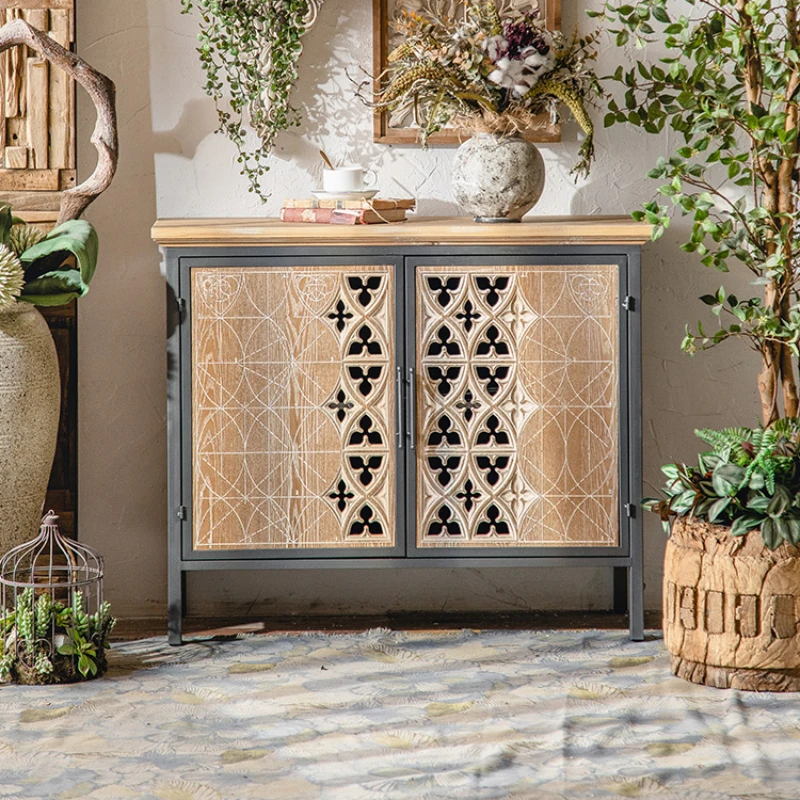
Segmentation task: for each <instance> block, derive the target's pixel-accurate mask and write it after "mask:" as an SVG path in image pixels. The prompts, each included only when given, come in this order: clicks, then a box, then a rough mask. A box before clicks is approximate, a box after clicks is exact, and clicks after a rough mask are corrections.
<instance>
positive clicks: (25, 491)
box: [0, 302, 61, 555]
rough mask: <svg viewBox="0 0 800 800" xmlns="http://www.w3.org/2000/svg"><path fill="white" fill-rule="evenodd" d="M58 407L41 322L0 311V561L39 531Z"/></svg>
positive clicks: (20, 306)
mask: <svg viewBox="0 0 800 800" xmlns="http://www.w3.org/2000/svg"><path fill="white" fill-rule="evenodd" d="M60 405H61V385H60V381H59V369H58V358H57V355H56V348H55V344H54V343H53V337H52V336H51V334H50V330H49V328H48V327H47V323H46V322H45V320H44V318H43V317H42V315H41V314H40V313H39V312H38V311H37V310H36V308H34V307H33V306H32V305H30V304H29V303H23V302H17V303H12V304H10V305H5V306H0V555H2V554H3V553H5V552H7V551H8V550H10V549H11V548H12V547H14V546H16V545H19V544H22V543H23V542H26V541H28V540H29V539H32V538H33V537H34V536H35V535H36V532H37V530H38V529H39V521H40V519H41V516H42V505H43V504H44V500H45V494H46V492H47V483H48V480H49V477H50V470H51V468H52V465H53V457H54V455H55V450H56V440H57V437H58V418H59V411H60Z"/></svg>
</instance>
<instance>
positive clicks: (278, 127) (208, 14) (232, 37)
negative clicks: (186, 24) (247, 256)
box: [181, 0, 322, 202]
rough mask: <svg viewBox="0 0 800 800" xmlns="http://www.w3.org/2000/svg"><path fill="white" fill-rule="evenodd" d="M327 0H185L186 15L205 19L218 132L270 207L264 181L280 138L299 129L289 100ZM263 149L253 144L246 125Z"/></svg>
mask: <svg viewBox="0 0 800 800" xmlns="http://www.w3.org/2000/svg"><path fill="white" fill-rule="evenodd" d="M321 2H322V0H181V4H182V6H183V13H184V14H188V13H189V12H190V11H191V10H192V9H193V8H196V9H197V11H198V12H199V14H200V19H201V22H200V33H199V34H198V37H197V38H198V39H199V41H200V47H199V48H198V50H197V52H198V53H199V54H200V63H201V64H202V66H203V70H204V72H205V75H206V84H205V87H204V89H205V91H206V94H208V95H209V96H210V97H212V98H213V99H214V102H215V104H216V107H217V114H218V115H219V128H218V131H219V132H220V133H224V134H225V135H226V136H227V137H228V138H229V139H230V140H231V141H232V142H233V143H234V145H236V149H237V150H238V153H239V156H238V161H239V164H241V168H242V175H244V176H246V177H247V179H248V180H249V181H250V191H251V192H254V193H255V194H256V195H258V197H259V198H260V199H261V201H262V202H266V200H267V197H268V196H269V193H268V192H265V191H264V190H263V189H262V187H261V178H262V177H263V175H264V174H265V173H266V172H267V171H268V170H269V163H268V161H269V156H270V154H271V153H272V149H273V147H274V145H275V138H276V137H277V135H278V134H279V133H280V132H281V131H284V130H287V129H288V128H291V127H296V126H298V125H299V124H300V119H301V117H300V112H299V110H298V109H296V108H294V107H293V106H292V105H291V104H290V102H289V96H290V94H291V92H292V89H293V87H294V84H295V82H296V81H297V62H298V59H299V58H300V54H301V53H302V51H303V45H302V43H301V41H300V39H301V37H302V36H303V34H304V33H306V31H308V30H309V28H311V26H312V25H313V24H314V22H315V21H316V18H317V13H318V11H319V6H320V4H321ZM247 122H249V125H250V126H251V127H252V128H253V129H254V130H255V131H256V133H257V134H258V137H259V139H260V145H259V147H257V148H255V149H249V148H248V146H247V130H246V127H245V125H246V123H247Z"/></svg>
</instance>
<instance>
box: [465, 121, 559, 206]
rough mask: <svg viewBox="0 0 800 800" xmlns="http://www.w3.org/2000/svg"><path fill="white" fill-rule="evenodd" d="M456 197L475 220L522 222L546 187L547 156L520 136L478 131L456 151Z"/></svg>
mask: <svg viewBox="0 0 800 800" xmlns="http://www.w3.org/2000/svg"><path fill="white" fill-rule="evenodd" d="M452 184H453V191H454V192H455V196H456V200H458V203H459V205H461V207H462V208H463V209H464V211H466V212H467V213H468V214H471V215H472V216H474V217H475V221H476V222H519V221H520V220H521V219H522V215H523V214H524V213H525V212H526V211H530V209H532V208H533V207H534V205H536V202H537V201H538V200H539V198H540V197H541V196H542V191H543V190H544V159H543V158H542V155H541V153H540V152H539V151H538V150H537V149H536V146H535V145H533V144H531V143H530V142H528V141H526V140H525V139H523V138H522V137H521V136H497V135H495V134H491V133H476V134H475V135H473V136H472V138H470V139H467V141H466V142H464V144H462V145H461V146H460V147H459V148H458V150H457V151H456V155H455V158H454V159H453V169H452Z"/></svg>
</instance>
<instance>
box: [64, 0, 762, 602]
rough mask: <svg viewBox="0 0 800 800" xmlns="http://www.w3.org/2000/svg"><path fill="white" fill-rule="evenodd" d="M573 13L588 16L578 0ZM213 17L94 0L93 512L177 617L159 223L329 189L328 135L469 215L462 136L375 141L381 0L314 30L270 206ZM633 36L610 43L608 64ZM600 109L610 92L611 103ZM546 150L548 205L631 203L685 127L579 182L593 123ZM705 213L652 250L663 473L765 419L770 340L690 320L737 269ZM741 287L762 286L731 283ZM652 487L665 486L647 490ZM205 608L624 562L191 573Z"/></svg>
mask: <svg viewBox="0 0 800 800" xmlns="http://www.w3.org/2000/svg"><path fill="white" fill-rule="evenodd" d="M563 5H564V13H563V16H564V28H565V30H569V29H571V28H572V27H573V26H574V25H575V24H580V25H581V27H582V28H583V29H584V30H586V29H587V28H588V25H587V23H588V20H585V19H584V18H583V13H582V11H583V9H582V8H581V9H578V10H576V9H575V7H574V6H573V5H572V4H569V3H564V4H563ZM195 24H196V23H195V20H194V19H192V18H188V17H184V16H181V15H180V13H179V2H178V0H78V47H79V52H80V53H81V54H82V55H83V56H84V58H86V59H87V60H89V61H90V62H91V63H93V64H94V65H95V66H96V67H97V68H99V69H101V70H102V71H104V72H106V73H107V74H108V75H110V76H111V77H112V78H113V80H114V81H115V82H116V84H117V89H118V108H119V121H120V135H121V159H120V169H119V173H118V175H117V177H116V179H115V182H114V184H113V187H112V188H111V189H110V190H109V191H108V192H107V193H106V194H105V195H104V196H103V197H102V198H101V199H100V200H99V201H98V202H97V203H96V204H95V205H94V206H93V207H92V208H91V209H90V211H89V213H88V214H87V217H88V218H89V219H90V220H91V221H92V222H93V223H94V224H95V225H96V226H97V228H98V230H99V232H100V237H101V256H100V259H101V260H100V267H99V269H98V272H97V277H96V279H95V282H94V284H93V286H92V291H91V293H90V294H89V296H88V297H87V298H86V299H85V300H84V301H82V303H81V308H80V432H79V434H80V439H79V442H80V470H81V471H80V530H81V537H82V539H83V540H84V541H87V542H89V543H90V544H93V545H95V546H97V547H98V548H100V550H101V551H102V552H103V553H104V554H105V557H106V561H107V583H106V586H107V592H108V595H109V597H110V599H111V601H112V603H113V604H114V606H115V609H116V611H117V613H118V614H120V615H122V616H148V615H157V614H158V615H160V614H162V613H163V612H164V609H165V605H166V569H165V563H166V552H167V549H166V532H165V525H166V523H165V520H166V515H167V508H166V492H165V479H166V458H165V420H164V408H165V401H166V397H165V380H164V378H165V372H166V363H165V357H164V286H163V281H162V278H161V276H160V273H159V253H158V250H157V248H156V247H155V246H154V245H153V244H152V243H151V242H150V238H149V228H150V225H151V224H152V222H153V221H154V220H155V219H156V218H157V217H159V216H160V217H181V216H245V215H274V214H275V213H276V210H277V209H278V207H279V205H280V202H281V200H282V199H283V198H284V197H286V196H288V195H298V194H303V193H305V192H307V191H308V190H310V189H312V188H314V187H316V186H317V185H318V182H319V177H320V162H319V159H318V157H317V151H318V149H319V148H320V147H323V148H324V149H325V150H326V151H327V152H328V153H329V154H330V155H331V156H332V157H333V158H341V159H343V160H352V161H360V162H363V163H368V164H369V165H370V166H372V167H374V168H377V169H378V171H379V172H380V176H381V177H380V185H381V188H382V190H383V191H384V192H385V193H386V194H406V195H414V196H416V197H417V198H419V201H420V211H421V213H423V214H443V213H444V214H446V213H457V209H456V207H455V205H454V203H453V199H452V196H451V192H450V187H449V177H448V176H449V165H450V162H451V159H452V156H453V150H452V149H437V150H429V151H427V152H425V151H421V150H419V149H413V148H399V147H393V148H388V147H385V146H379V145H375V144H373V143H372V141H371V138H372V137H371V119H370V114H369V111H368V110H366V109H365V108H363V107H362V106H361V105H359V103H358V102H357V101H356V100H354V98H353V91H352V85H351V81H350V78H349V77H348V73H349V75H350V76H353V77H358V75H359V74H360V69H361V67H362V66H366V67H369V64H370V60H371V48H372V42H371V0H326V2H325V4H324V7H323V9H322V13H321V15H320V20H319V23H318V25H317V27H316V28H315V29H314V30H313V31H312V32H311V33H310V34H309V35H308V36H307V37H306V39H305V53H304V55H303V59H302V62H301V79H300V85H299V88H298V90H297V93H296V97H295V102H296V103H297V105H299V106H300V107H301V108H302V109H303V112H304V115H305V124H304V126H303V128H302V129H299V130H298V131H296V132H292V133H291V134H286V135H284V136H281V137H280V139H279V142H278V148H277V153H276V158H275V159H274V166H273V170H272V172H271V186H272V189H273V199H272V202H271V203H270V204H269V205H268V206H267V207H266V208H265V207H263V206H261V205H259V204H258V203H257V202H255V201H254V200H253V198H252V195H249V194H248V193H247V191H246V185H245V183H244V181H243V179H242V178H240V176H239V175H238V172H237V169H236V166H235V159H234V151H233V149H232V147H231V145H230V144H229V143H228V142H227V141H226V140H225V139H223V138H222V137H220V136H215V135H214V134H213V130H214V127H215V114H214V110H213V106H212V105H211V103H210V101H209V100H208V99H207V98H206V97H205V95H204V94H203V92H202V88H201V87H202V81H203V78H202V74H201V71H200V69H199V67H198V65H197V62H196V57H195V52H194V47H195V33H196V28H195ZM631 57H632V54H631V53H629V52H625V51H620V50H617V49H616V48H615V47H614V46H613V45H611V44H610V43H605V44H604V49H603V52H602V54H601V59H600V68H599V71H600V73H601V74H607V73H608V72H611V71H613V68H614V67H615V66H616V64H617V63H619V62H622V63H626V62H629V61H630V59H631ZM79 111H80V114H79V118H80V130H79V157H80V164H81V166H82V171H83V172H84V173H86V172H87V171H88V170H89V169H91V166H92V164H93V152H94V151H93V148H92V147H91V145H90V144H89V136H90V134H91V129H92V126H93V124H94V118H93V110H92V108H91V105H90V104H89V103H88V101H86V100H85V99H84V98H81V102H80V105H79ZM595 118H596V119H597V120H598V122H599V121H600V120H601V119H602V110H601V111H599V112H597V113H596V114H595ZM563 138H564V140H563V142H562V143H561V144H557V145H551V146H547V147H544V148H543V154H544V157H545V160H546V162H547V167H548V182H547V187H546V189H545V193H544V196H543V198H542V200H541V201H540V203H539V205H538V206H537V208H536V213H537V214H593V213H599V214H619V213H626V212H628V211H630V210H632V209H633V208H635V207H637V205H638V204H639V203H640V202H641V201H642V200H645V199H648V198H649V197H650V196H651V194H652V191H653V186H652V182H650V181H648V180H647V178H646V177H645V174H646V171H647V170H648V169H649V168H650V166H651V165H652V164H653V163H654V162H655V160H656V158H657V157H658V156H659V155H662V154H665V153H666V152H667V151H668V148H669V147H670V137H669V135H668V134H665V135H663V136H661V137H653V136H645V135H642V134H639V133H637V132H636V131H632V130H626V129H625V128H614V129H612V131H611V132H608V131H603V130H601V131H600V132H599V134H598V140H597V151H598V160H597V164H596V167H595V169H594V171H593V174H592V176H591V178H590V179H589V180H588V181H586V182H584V183H581V184H579V185H578V186H575V185H573V183H572V181H571V179H570V177H569V174H568V173H569V168H570V166H571V164H572V161H573V159H574V157H575V154H576V152H577V149H578V142H577V130H576V128H575V126H574V125H571V124H567V125H565V127H564V137H563ZM684 231H685V225H682V224H676V226H675V228H674V229H673V230H671V231H670V232H668V234H667V235H666V236H665V237H664V238H663V239H662V240H661V241H660V242H658V243H656V244H654V245H648V246H647V247H646V249H645V252H644V297H643V303H642V307H643V314H644V359H643V369H644V431H645V478H646V480H648V481H650V482H657V481H658V465H660V464H661V463H663V462H664V461H665V460H669V459H673V458H692V457H693V456H694V453H695V452H696V449H697V448H696V445H695V440H694V437H693V435H692V430H693V429H694V428H696V427H699V426H704V425H723V424H735V423H741V424H750V423H752V422H753V421H754V417H755V413H756V409H757V406H756V400H755V392H754V390H753V387H752V384H753V380H752V378H751V375H752V372H753V366H754V365H753V364H752V360H751V357H749V356H748V354H747V353H746V352H744V351H742V350H739V349H737V348H735V347H730V348H727V349H725V350H720V351H717V352H715V353H712V354H707V355H702V356H699V357H697V358H695V359H693V360H692V359H689V358H688V357H686V356H684V355H682V354H681V353H680V351H679V347H678V345H679V341H680V338H681V333H682V329H683V326H684V324H685V322H686V321H687V320H696V319H697V318H698V315H702V314H703V313H704V311H703V307H702V306H701V305H700V304H699V303H698V302H697V300H696V297H697V296H698V295H699V294H702V293H704V292H707V291H710V290H714V289H715V288H716V286H717V285H718V278H717V277H716V276H715V275H714V274H711V273H708V272H706V271H705V270H704V269H703V268H702V267H701V266H700V265H699V264H697V263H696V262H695V261H694V260H693V259H692V258H690V257H688V256H686V255H684V254H683V253H682V252H681V251H680V250H679V248H678V245H679V243H680V241H681V235H682V233H683V232H684ZM729 284H730V288H736V289H737V290H738V293H741V292H742V291H744V290H746V289H745V287H744V286H736V285H735V283H734V282H731V281H729ZM647 491H648V492H649V491H650V490H649V488H648V490H647ZM645 522H646V525H645V529H646V531H645V532H646V553H645V564H646V583H647V586H646V593H645V597H646V604H647V607H648V608H653V609H655V608H658V607H659V605H660V578H661V558H662V552H663V545H664V538H663V535H662V534H661V532H660V526H659V524H658V522H657V521H656V520H655V519H653V518H651V515H648V517H647V519H646V520H645ZM189 587H190V593H189V594H190V604H191V609H192V612H193V613H204V614H210V613H231V612H237V613H238V612H241V611H247V610H252V611H253V612H274V613H288V612H298V613H303V612H307V611H313V612H316V613H336V612H351V613H352V612H361V613H369V612H374V613H379V612H383V611H387V610H400V609H438V610H443V611H453V610H462V609H466V610H478V609H492V610H495V609H499V610H525V609H529V608H556V609H564V608H607V607H608V606H609V604H610V600H611V581H610V570H591V569H587V570H579V571H575V572H574V574H571V573H570V572H569V571H567V570H556V569H535V570H523V569H502V570H501V569H482V570H481V569H470V570H442V571H439V570H423V569H419V570H412V569H403V570H397V571H396V572H393V573H392V572H388V571H386V570H380V571H376V572H375V573H371V572H370V571H368V570H352V571H339V570H322V571H318V572H312V571H291V572H289V573H284V572H266V573H229V574H227V575H224V574H213V573H208V574H205V575H201V576H199V577H196V578H195V577H192V578H191V580H190V584H189Z"/></svg>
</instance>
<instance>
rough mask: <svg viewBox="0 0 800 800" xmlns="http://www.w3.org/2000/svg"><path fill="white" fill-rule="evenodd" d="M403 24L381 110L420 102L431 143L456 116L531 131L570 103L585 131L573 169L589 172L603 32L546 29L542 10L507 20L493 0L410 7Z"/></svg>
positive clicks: (486, 128) (493, 129)
mask: <svg viewBox="0 0 800 800" xmlns="http://www.w3.org/2000/svg"><path fill="white" fill-rule="evenodd" d="M396 24H397V30H398V33H399V34H400V35H401V36H402V37H403V43H402V44H401V45H400V46H398V47H397V48H396V49H395V50H393V51H392V52H391V53H390V54H389V58H388V60H389V67H388V69H387V71H386V74H385V75H383V76H381V80H383V81H384V88H383V89H382V90H381V91H380V92H378V94H377V97H376V98H375V101H374V102H372V103H371V105H373V107H374V108H376V109H380V110H393V109H396V108H398V107H400V106H402V105H405V104H413V107H414V110H415V114H416V121H417V124H418V125H419V126H420V129H421V131H420V138H421V140H422V143H423V144H425V142H426V140H427V139H428V137H429V136H430V135H431V134H433V133H436V132H437V131H439V130H441V129H442V128H443V127H444V126H445V125H447V124H448V123H451V122H452V123H454V124H456V125H458V126H460V127H462V128H468V129H471V130H474V131H483V132H487V133H495V134H508V135H513V134H519V133H524V132H525V131H529V130H531V129H533V128H535V127H536V126H537V124H539V123H538V121H537V116H539V115H540V114H542V113H547V114H549V116H550V119H551V121H553V122H557V121H558V119H559V117H560V113H561V106H562V104H563V105H565V106H566V107H567V109H568V110H569V112H570V113H571V115H572V116H573V117H574V118H575V120H576V121H577V122H578V124H579V125H580V126H581V128H582V129H583V131H584V133H585V135H586V138H585V140H584V141H583V143H582V145H581V149H580V152H579V161H578V163H577V164H576V165H575V168H574V169H573V172H575V173H576V174H578V175H582V174H586V173H588V171H589V167H590V165H591V162H592V158H593V155H594V147H593V134H594V128H593V125H592V121H591V119H590V117H589V115H588V113H587V111H586V106H587V105H588V104H590V103H591V102H592V100H593V99H594V98H595V97H596V96H598V95H601V94H602V92H601V90H600V86H599V82H598V79H597V76H596V75H595V73H594V72H593V71H592V69H591V68H590V66H589V62H591V61H592V60H593V59H594V58H595V57H596V55H597V54H596V52H595V51H594V50H593V45H594V42H595V40H596V38H597V35H596V34H591V35H589V36H587V37H583V38H581V37H579V36H578V35H577V34H576V35H574V36H573V37H572V38H567V37H565V36H564V35H563V34H562V33H560V32H558V31H550V30H547V28H546V27H545V26H544V24H543V22H542V21H541V20H540V19H539V17H538V12H537V11H533V12H529V13H521V14H520V13H517V15H516V16H514V17H506V18H502V17H501V16H500V12H499V10H498V8H497V6H496V5H495V3H494V1H493V0H487V2H484V3H481V4H475V3H467V4H466V5H465V6H464V13H463V16H461V17H460V18H459V19H455V18H449V17H446V18H434V17H430V16H427V15H425V14H423V13H420V12H416V11H408V10H404V11H403V12H402V13H401V15H400V17H399V19H398V21H397V23H396Z"/></svg>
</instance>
